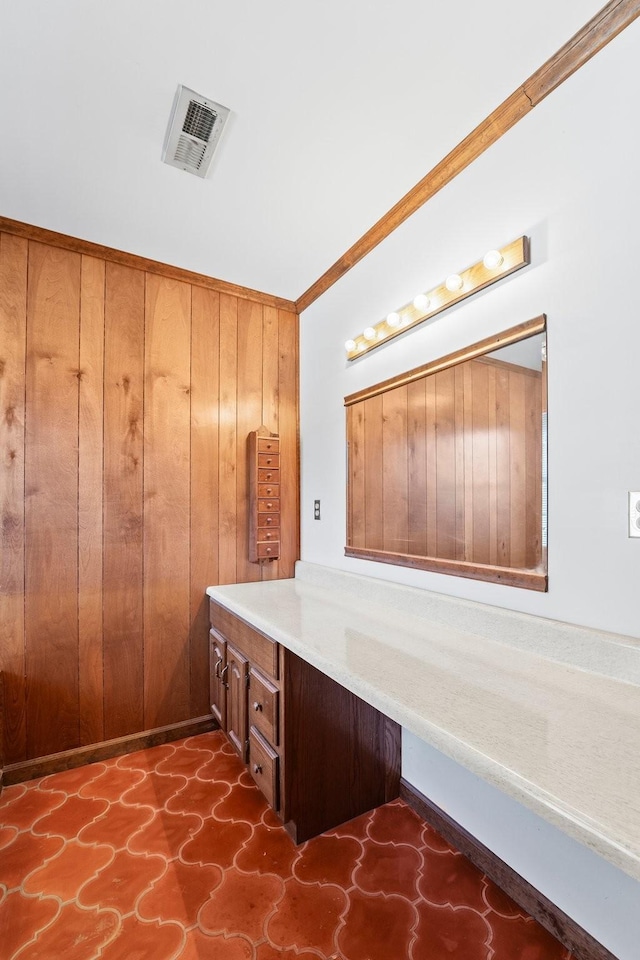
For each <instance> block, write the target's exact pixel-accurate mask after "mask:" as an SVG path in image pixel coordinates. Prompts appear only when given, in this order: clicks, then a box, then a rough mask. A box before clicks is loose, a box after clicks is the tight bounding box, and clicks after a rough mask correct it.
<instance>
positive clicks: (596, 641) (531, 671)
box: [207, 563, 640, 879]
mask: <svg viewBox="0 0 640 960" xmlns="http://www.w3.org/2000/svg"><path fill="white" fill-rule="evenodd" d="M207 593H208V594H209V596H210V597H212V598H213V599H215V600H217V601H219V602H220V603H222V604H223V605H224V606H225V607H226V608H227V609H229V610H231V611H232V612H233V613H235V614H237V615H238V616H240V617H242V618H243V619H245V620H247V621H248V622H250V623H251V624H253V625H254V626H255V627H256V628H257V629H259V630H262V631H263V632H264V633H266V634H268V635H269V636H271V637H272V638H273V639H274V640H277V641H278V642H279V643H282V644H283V645H284V646H285V647H286V648H287V649H289V650H291V651H292V652H293V653H296V654H298V655H299V656H301V657H303V658H304V659H305V660H306V661H307V662H309V663H311V664H312V665H313V666H315V667H317V668H318V669H319V670H321V671H322V672H324V673H325V674H327V675H328V676H330V677H331V678H332V679H334V680H336V681H337V682H338V683H341V684H342V685H343V686H345V687H346V688H347V689H349V690H351V691H352V692H353V693H355V694H356V695H358V696H360V697H361V698H362V699H364V700H366V701H367V702H369V703H371V704H372V705H373V706H375V707H376V708H377V709H379V710H381V711H382V712H383V713H385V714H387V715H388V716H389V717H391V718H392V719H394V720H396V721H397V722H398V723H400V724H401V725H402V726H403V727H405V728H406V729H407V730H410V731H411V732H412V733H414V734H415V735H417V736H418V737H420V738H421V739H423V740H425V741H426V742H427V743H430V744H431V745H432V746H434V747H436V748H437V749H439V750H440V751H441V752H442V753H444V754H445V755H447V756H449V757H450V758H451V759H452V760H455V761H457V762H458V763H460V764H461V765H462V766H464V767H466V768H467V769H469V770H471V771H472V772H473V773H475V774H477V775H478V776H480V777H482V778H483V779H485V780H486V781H488V782H490V783H492V784H493V785H494V786H496V787H498V788H499V789H501V790H503V791H504V792H505V793H507V794H509V795H510V796H512V797H513V798H514V799H516V800H518V801H520V802H521V803H523V804H524V805H525V806H527V807H528V808H529V809H531V810H533V811H534V812H535V813H537V814H538V815H540V816H542V817H543V818H544V819H546V820H548V821H549V822H551V823H553V824H554V825H555V826H557V827H559V828H560V829H561V830H563V831H564V832H565V833H567V834H569V835H570V836H572V837H573V838H574V839H577V840H579V841H580V842H582V843H584V844H585V845H586V846H588V847H590V848H591V849H592V850H594V851H595V852H596V853H598V854H600V855H601V856H603V857H605V858H606V859H607V860H609V861H610V862H611V863H613V864H614V865H615V866H617V867H619V868H620V869H622V870H624V871H625V872H626V873H628V874H630V875H631V876H633V877H634V878H636V879H640V805H639V801H638V799H637V798H638V790H637V785H636V786H634V783H635V781H636V779H637V778H636V777H635V774H634V773H633V770H631V771H630V770H629V767H630V765H633V764H634V757H635V758H637V757H638V756H639V755H640V729H639V728H638V723H636V724H635V726H634V724H633V717H634V716H635V715H636V704H637V706H638V708H639V710H638V713H640V641H638V640H635V639H634V638H631V637H620V636H617V635H614V634H607V633H599V632H598V631H595V630H588V629H586V628H580V627H574V626H572V625H570V624H562V623H557V622H555V621H549V620H544V619H543V618H539V617H533V616H530V615H527V614H518V613H514V612H512V611H507V610H502V609H500V608H493V607H490V606H487V605H484V604H479V603H474V602H472V601H459V600H455V599H454V598H450V597H445V596H441V595H439V594H434V593H429V592H427V591H422V590H419V589H418V588H414V587H405V586H403V585H399V584H393V583H390V582H387V581H381V580H377V579H374V578H368V577H363V576H359V575H353V574H346V573H341V572H340V571H335V570H330V569H328V568H325V567H320V566H318V565H315V564H308V563H299V564H298V565H297V567H296V578H295V579H292V580H273V581H262V582H254V583H250V584H232V585H229V586H222V587H210V588H209V589H208V590H207ZM423 655H424V656H423ZM383 661H386V662H383ZM389 661H391V662H392V663H393V664H394V665H397V670H396V669H394V670H392V671H390V670H389ZM547 677H548V678H549V680H548V681H547ZM436 684H437V686H436ZM430 685H433V686H432V687H430ZM510 686H513V695H511V691H510V690H509V687H510ZM426 691H429V694H428V695H427V693H426ZM529 694H530V696H531V702H530V703H528V702H527V697H528V696H529ZM510 697H511V699H509V698H510ZM583 699H584V702H585V707H584V714H585V715H584V717H581V716H576V715H577V714H579V713H580V710H581V703H582V700H583ZM612 701H614V702H612ZM594 704H595V707H596V713H597V714H598V725H599V726H598V729H601V728H602V729H603V730H604V731H605V732H604V733H603V737H602V739H603V743H600V742H593V741H595V740H596V739H597V738H596V737H595V736H594V735H593V712H594V710H593V705H594ZM620 705H621V706H620ZM590 708H591V709H590ZM563 709H564V710H565V713H563ZM511 728H512V729H511ZM627 738H628V739H627ZM605 754H606V755H605ZM620 767H623V768H624V772H623V775H621V776H620V783H619V784H617V783H616V784H613V785H612V783H611V780H612V778H615V777H616V770H618V768H620ZM634 769H635V767H634Z"/></svg>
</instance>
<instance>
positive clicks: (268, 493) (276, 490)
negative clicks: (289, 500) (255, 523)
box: [258, 483, 280, 502]
mask: <svg viewBox="0 0 640 960" xmlns="http://www.w3.org/2000/svg"><path fill="white" fill-rule="evenodd" d="M258 496H259V497H279V496H280V487H279V485H278V484H277V483H260V484H258ZM278 502H279V501H278Z"/></svg>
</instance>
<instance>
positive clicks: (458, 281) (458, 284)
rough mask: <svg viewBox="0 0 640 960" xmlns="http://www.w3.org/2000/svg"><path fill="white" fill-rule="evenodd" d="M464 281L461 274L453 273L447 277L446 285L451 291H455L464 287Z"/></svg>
mask: <svg viewBox="0 0 640 960" xmlns="http://www.w3.org/2000/svg"><path fill="white" fill-rule="evenodd" d="M462 283H463V280H462V277H461V276H460V274H459V273H452V274H451V276H449V277H447V279H446V280H445V282H444V285H445V287H446V288H447V290H448V291H449V293H455V292H456V290H461V289H462Z"/></svg>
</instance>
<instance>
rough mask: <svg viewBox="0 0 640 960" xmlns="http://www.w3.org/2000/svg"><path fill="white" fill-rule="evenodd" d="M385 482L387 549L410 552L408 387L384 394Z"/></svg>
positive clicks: (385, 533) (385, 541) (383, 468)
mask: <svg viewBox="0 0 640 960" xmlns="http://www.w3.org/2000/svg"><path fill="white" fill-rule="evenodd" d="M382 483H383V487H384V500H383V512H382V524H383V543H384V549H385V550H389V551H391V552H392V553H406V551H407V549H408V540H409V527H408V519H409V510H408V506H409V490H408V444H407V388H406V387H398V388H397V390H390V391H389V392H388V393H384V394H383V395H382Z"/></svg>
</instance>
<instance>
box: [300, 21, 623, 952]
mask: <svg viewBox="0 0 640 960" xmlns="http://www.w3.org/2000/svg"><path fill="white" fill-rule="evenodd" d="M639 58H640V24H639V23H638V22H637V21H636V23H634V24H633V25H632V26H631V27H629V28H627V30H625V32H624V33H623V34H621V36H619V37H618V38H616V39H615V40H614V41H613V42H612V43H611V44H609V46H608V47H606V48H605V50H603V51H602V52H601V53H599V54H598V55H597V56H596V57H595V58H594V59H593V60H591V61H590V62H589V63H588V64H587V65H586V66H585V67H583V68H582V69H581V70H580V71H579V72H578V73H577V74H575V75H574V76H573V77H572V78H570V79H569V80H568V81H566V82H565V83H564V84H563V85H562V87H560V88H559V89H558V90H557V91H555V92H554V93H553V94H552V95H551V96H550V97H549V98H548V99H547V100H546V101H544V102H543V103H542V104H541V105H539V106H538V107H537V108H536V109H535V110H534V111H533V112H532V113H531V114H530V115H529V116H528V117H526V118H525V119H524V120H522V121H521V122H520V123H519V124H518V125H517V126H516V127H515V128H514V129H513V130H511V131H510V132H509V133H508V134H507V135H506V136H504V137H503V138H502V139H501V140H500V141H499V142H498V143H497V144H496V145H494V146H493V147H491V148H490V149H489V151H488V152H487V153H485V154H484V156H483V157H481V158H480V159H479V160H477V161H476V162H475V163H474V164H473V165H472V166H471V167H470V168H469V169H467V170H466V171H464V173H462V174H461V175H460V176H459V177H458V178H457V179H456V180H455V181H454V182H453V183H452V184H450V185H449V186H447V187H446V188H445V189H444V190H443V191H441V192H440V193H439V194H438V195H437V196H436V197H435V198H434V199H433V200H431V201H430V202H429V203H428V204H427V205H426V206H425V207H423V208H422V210H420V211H418V213H416V214H415V215H414V216H413V217H412V218H411V219H410V220H409V221H408V222H407V223H405V224H404V225H403V226H402V227H400V228H399V229H398V230H396V231H395V233H394V234H392V236H391V237H389V238H388V239H387V240H386V241H385V242H384V243H383V244H381V245H380V246H379V247H377V248H376V250H374V251H373V252H372V253H371V254H370V255H369V256H368V257H367V258H366V259H365V260H364V261H362V262H361V263H360V264H358V265H357V266H356V267H355V268H354V269H353V270H351V271H350V273H348V274H347V275H346V276H345V277H344V278H343V279H342V280H341V281H340V282H339V283H338V284H336V285H335V286H334V287H333V288H332V289H331V290H329V291H328V292H327V293H326V294H325V295H324V296H323V297H322V298H321V299H320V300H319V301H317V302H316V303H315V304H313V305H312V306H311V307H310V308H309V309H308V310H307V311H306V312H305V313H304V315H303V317H302V321H301V449H302V460H301V470H302V531H301V532H302V558H303V559H304V560H307V561H309V562H313V563H321V564H325V565H327V566H332V567H337V568H340V569H344V570H349V571H351V572H355V573H362V574H365V575H369V576H375V577H382V578H384V579H388V580H395V581H398V582H402V583H408V584H412V585H414V586H420V587H423V588H426V589H430V590H437V591H440V592H442V593H447V594H451V595H455V596H460V597H467V598H470V599H474V600H480V601H483V602H487V603H491V604H496V605H499V606H504V607H510V608H513V609H516V610H522V611H527V612H530V613H534V614H539V615H541V616H544V617H552V618H556V619H560V620H566V621H569V622H572V623H578V624H585V625H587V626H593V627H597V628H600V629H604V630H611V631H615V632H620V633H627V634H630V635H633V636H636V637H640V610H639V608H638V595H639V591H638V585H639V584H640V539H637V540H630V539H629V538H628V537H627V519H626V510H627V491H628V490H640V324H639V322H638V320H639V314H640V310H639V307H638V302H639V295H638V290H637V289H636V287H635V280H636V277H637V273H638V250H639V244H638V242H637V240H636V236H637V231H638V224H639V222H640V187H639V185H638V174H637V170H638V162H637V156H638V151H639V148H640V137H639V136H638V129H639V120H638V114H639V108H638V103H640V71H639V70H638V68H637V64H638V62H639ZM398 136H399V142H398V150H401V149H402V140H401V134H399V135H398ZM425 172H426V171H425ZM522 234H527V235H528V236H529V237H530V238H531V255H532V263H531V265H530V266H529V267H527V268H525V269H524V270H522V271H520V272H519V273H517V274H515V275H514V276H512V277H510V278H508V279H507V280H504V281H502V282H500V283H499V284H496V285H495V286H494V287H493V288H490V289H489V290H486V291H484V292H483V293H481V294H479V295H477V296H476V297H474V298H472V299H471V300H469V301H466V302H465V303H463V304H461V305H459V306H458V307H456V308H453V309H452V310H450V311H448V312H446V313H445V314H443V315H441V316H440V317H439V318H437V319H436V320H434V321H432V322H431V323H429V324H424V325H423V326H422V327H421V328H419V329H417V330H413V331H410V332H408V333H407V334H405V335H404V336H402V337H399V338H397V339H396V340H395V341H393V342H392V343H390V344H388V345H386V346H383V347H380V348H378V349H377V350H375V351H373V352H372V353H371V354H369V355H367V356H366V357H363V358H361V359H360V360H358V361H355V362H353V363H351V364H347V362H346V360H345V354H344V341H345V340H346V339H347V338H349V337H352V336H354V335H355V334H357V333H359V332H360V331H361V330H362V329H363V328H364V327H365V326H367V325H368V324H369V323H371V322H376V321H378V320H379V319H382V317H384V316H385V315H386V314H387V313H388V312H389V311H390V310H392V309H395V308H397V307H399V306H400V305H401V304H403V303H405V302H407V301H408V300H410V299H411V298H412V297H413V296H414V294H415V293H417V292H419V291H421V290H424V289H428V288H429V287H431V286H434V285H435V284H437V283H439V282H441V281H442V279H443V278H444V277H445V276H446V275H447V274H448V273H450V272H452V271H454V270H458V269H462V268H464V267H466V266H469V265H470V264H471V263H474V262H475V261H476V260H478V259H480V258H481V257H482V255H483V254H484V252H485V251H486V250H487V249H489V248H491V247H496V246H502V245H503V244H505V243H507V242H509V241H510V240H512V239H515V238H516V237H518V236H520V235H522ZM339 252H340V251H336V255H337V254H338V253H339ZM540 313H546V314H547V318H548V360H549V362H548V375H549V592H548V593H547V594H538V593H534V592H530V591H525V590H520V589H516V588H509V587H505V586H501V585H497V584H485V583H480V582H476V581H473V580H466V579H461V578H455V577H447V576H444V575H441V574H435V573H429V572H426V571H417V570H410V569H408V568H402V567H394V566H391V565H386V564H375V563H371V562H367V561H362V560H355V559H348V558H345V557H344V552H343V551H344V543H345V509H346V504H345V480H346V473H345V431H344V421H345V417H344V408H343V398H344V396H346V395H347V394H350V393H353V392H354V391H356V390H359V389H361V388H363V387H366V386H368V385H370V384H373V383H377V382H378V381H379V380H382V379H385V378H387V377H390V376H392V375H394V374H397V373H400V372H402V371H404V370H407V369H410V368H412V367H415V366H418V365H420V364H423V363H426V362H427V361H429V360H430V359H433V358H436V357H438V356H440V355H442V354H445V353H448V352H450V351H452V350H455V349H456V348H458V347H461V346H463V345H464V344H465V343H469V342H474V341H476V340H480V339H482V338H483V337H486V336H489V335H490V334H493V333H495V332H498V331H500V330H501V329H504V328H506V327H509V326H512V325H513V324H515V323H518V322H520V321H523V320H527V319H529V318H531V317H534V316H536V315H538V314H540ZM316 498H319V499H320V500H321V501H322V520H321V521H314V520H313V500H314V499H316ZM445 759H446V758H440V759H439V760H436V759H434V755H433V751H431V750H430V749H427V748H426V746H425V745H424V744H421V743H420V742H418V741H416V740H415V738H413V737H409V736H405V760H404V766H403V773H404V775H405V776H407V778H408V779H409V780H410V781H411V782H412V783H414V784H415V785H416V786H417V787H418V788H419V789H421V790H422V791H423V792H424V793H426V794H427V795H430V796H432V797H433V798H434V799H435V800H436V802H440V803H441V804H442V805H443V806H445V808H447V809H449V811H450V812H451V813H452V815H453V816H455V817H456V819H458V820H459V822H461V823H463V824H464V826H466V827H467V828H468V829H470V830H471V831H472V832H474V833H475V834H476V835H478V836H479V837H480V839H482V840H483V842H485V843H487V844H488V845H489V846H493V847H494V848H496V847H498V846H499V847H500V850H499V853H500V856H502V857H503V859H505V860H507V861H508V862H510V863H511V864H512V865H513V866H514V867H515V869H517V870H518V871H519V872H520V873H522V874H523V875H524V876H525V877H527V879H530V880H531V882H532V883H534V884H535V885H536V886H537V887H538V888H539V889H541V890H542V891H543V892H544V893H546V894H547V895H548V896H550V897H551V898H552V899H553V900H554V901H555V902H556V903H557V904H558V905H559V906H560V907H561V908H562V909H564V910H566V912H567V913H569V914H570V915H571V916H574V917H575V918H576V919H577V920H578V922H579V923H581V924H582V925H583V926H584V927H585V928H586V929H588V930H589V931H590V932H591V933H593V935H594V936H596V937H597V938H598V939H600V940H601V941H602V942H603V943H605V945H607V946H609V949H611V950H613V952H614V953H616V954H617V955H618V956H619V957H621V958H625V960H626V958H627V957H629V958H631V957H632V956H633V957H636V956H637V943H638V942H639V941H640V920H639V918H638V915H639V914H640V911H638V910H634V911H631V910H630V909H629V904H630V903H631V902H635V903H636V904H640V884H637V883H636V882H635V881H632V880H630V879H629V878H628V877H626V876H625V875H623V874H622V873H620V872H619V871H617V870H615V869H613V868H612V867H610V866H609V865H608V864H606V863H604V862H603V861H600V860H599V859H598V858H597V857H595V856H594V855H592V854H589V855H588V856H585V855H586V854H587V853H588V851H584V850H583V849H582V848H581V847H579V845H578V844H575V843H574V842H573V841H569V839H568V838H565V837H563V836H561V835H559V834H557V832H556V833H555V834H554V831H553V830H551V829H550V828H548V826H547V825H546V824H543V823H542V822H541V821H539V820H538V819H537V818H535V817H533V815H532V814H530V813H529V812H528V811H526V810H525V809H524V808H522V807H520V806H519V805H517V804H514V802H513V801H511V800H508V799H507V798H500V805H501V806H500V809H504V810H506V809H507V808H508V809H509V811H510V812H509V814H508V816H507V814H506V813H505V814H504V817H505V818H506V819H505V821H504V822H505V823H507V822H508V823H509V824H510V827H509V829H505V830H504V831H503V829H502V828H503V823H502V816H503V815H502V814H501V815H500V818H498V817H497V815H496V814H495V812H492V811H495V803H496V801H495V798H492V796H491V794H490V792H489V793H487V792H486V790H484V789H481V788H480V787H478V786H477V785H474V784H473V783H472V781H471V780H468V779H466V778H468V777H470V775H469V774H468V773H467V772H466V771H463V770H461V769H460V768H459V767H458V768H456V766H455V765H453V766H452V765H451V761H448V760H447V761H446V763H445V762H443V761H444V760H445ZM481 787H482V788H484V787H485V785H484V784H483V785H481ZM585 788H586V789H588V784H586V785H585ZM465 791H467V793H470V794H471V795H473V796H474V797H476V802H475V803H474V804H469V803H465V802H462V803H461V802H459V799H460V795H461V793H464V792H465ZM456 798H458V799H456ZM502 801H505V802H506V806H505V804H504V803H503V802H502ZM496 822H499V823H500V829H499V830H498V831H496V829H495V825H496ZM500 837H502V840H500ZM558 856H560V857H561V859H562V864H563V867H562V869H560V867H559V866H558ZM558 877H560V880H559V882H558Z"/></svg>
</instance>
